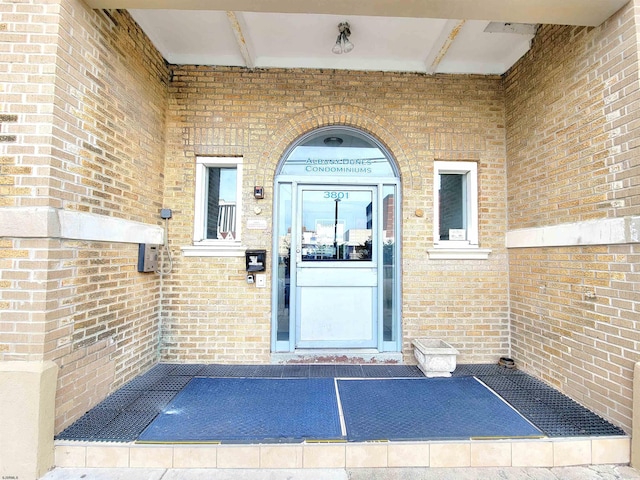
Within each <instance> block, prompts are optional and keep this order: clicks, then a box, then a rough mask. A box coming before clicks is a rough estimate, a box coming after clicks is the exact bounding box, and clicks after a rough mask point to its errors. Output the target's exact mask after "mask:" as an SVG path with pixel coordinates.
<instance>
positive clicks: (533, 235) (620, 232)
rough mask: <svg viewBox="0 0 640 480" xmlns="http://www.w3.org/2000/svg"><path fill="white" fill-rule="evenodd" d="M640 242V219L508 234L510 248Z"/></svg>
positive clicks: (552, 227) (549, 227)
mask: <svg viewBox="0 0 640 480" xmlns="http://www.w3.org/2000/svg"><path fill="white" fill-rule="evenodd" d="M639 242H640V216H636V217H623V218H605V219H602V220H590V221H586V222H576V223H564V224H561V225H550V226H547V227H537V228H522V229H519V230H511V231H509V232H507V236H506V245H507V248H531V247H574V246H581V245H619V244H624V243H639Z"/></svg>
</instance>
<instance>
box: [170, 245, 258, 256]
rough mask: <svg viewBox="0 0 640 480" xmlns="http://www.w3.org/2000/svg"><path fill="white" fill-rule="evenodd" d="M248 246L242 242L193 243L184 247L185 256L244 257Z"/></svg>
mask: <svg viewBox="0 0 640 480" xmlns="http://www.w3.org/2000/svg"><path fill="white" fill-rule="evenodd" d="M246 250H247V247H245V246H244V245H242V244H240V243H235V244H225V245H193V246H185V247H182V254H183V255H184V256H185V257H244V252H245V251H246Z"/></svg>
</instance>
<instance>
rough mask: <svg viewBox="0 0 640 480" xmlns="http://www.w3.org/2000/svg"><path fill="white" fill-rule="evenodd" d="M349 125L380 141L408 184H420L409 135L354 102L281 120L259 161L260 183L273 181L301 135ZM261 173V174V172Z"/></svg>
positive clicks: (412, 186)
mask: <svg viewBox="0 0 640 480" xmlns="http://www.w3.org/2000/svg"><path fill="white" fill-rule="evenodd" d="M328 126H348V127H353V128H357V129H360V130H362V131H364V132H366V133H368V134H370V135H372V136H374V137H375V138H377V139H378V141H380V143H382V145H383V146H384V147H385V148H386V149H387V150H388V151H389V153H390V154H391V156H392V158H393V160H394V161H395V162H396V165H397V167H398V171H399V173H400V179H401V181H402V184H403V185H404V187H405V188H411V189H417V188H420V187H421V183H422V179H421V177H420V176H419V175H417V172H416V171H415V168H414V167H412V165H415V162H414V161H413V160H414V159H413V154H412V153H410V152H411V148H409V143H408V141H407V139H406V138H405V137H404V135H402V133H401V132H399V131H398V130H397V129H396V128H395V127H394V126H393V125H392V124H390V123H389V122H388V121H387V120H386V119H385V118H383V117H381V116H380V115H378V114H376V113H375V112H372V111H370V110H366V109H364V108H360V107H355V106H352V105H343V104H341V105H325V106H320V107H316V108H312V109H309V110H305V111H304V112H301V113H299V114H298V115H295V116H294V117H291V118H289V119H288V120H285V121H283V122H281V123H280V125H279V126H278V128H277V129H276V130H275V132H274V133H273V135H272V136H271V140H270V142H269V143H268V144H267V145H266V148H265V149H264V150H263V152H262V154H261V156H260V159H259V161H258V169H257V171H258V172H262V183H260V184H261V185H267V184H271V183H273V180H274V176H275V171H276V168H277V167H278V163H279V162H280V160H281V159H282V155H284V152H285V151H286V150H287V148H288V147H289V146H290V145H291V144H292V143H294V142H295V141H296V140H297V139H298V138H300V137H301V136H302V135H304V134H306V133H308V132H311V131H313V130H316V129H317V128H320V127H328ZM258 175H260V174H258Z"/></svg>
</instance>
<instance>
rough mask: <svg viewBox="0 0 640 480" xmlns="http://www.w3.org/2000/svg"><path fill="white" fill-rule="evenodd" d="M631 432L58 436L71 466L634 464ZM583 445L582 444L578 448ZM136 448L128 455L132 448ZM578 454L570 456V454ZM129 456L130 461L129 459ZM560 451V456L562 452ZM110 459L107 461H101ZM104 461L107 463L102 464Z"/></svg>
mask: <svg viewBox="0 0 640 480" xmlns="http://www.w3.org/2000/svg"><path fill="white" fill-rule="evenodd" d="M630 445H631V439H630V438H629V437H615V438H614V437H586V438H583V437H575V438H560V439H549V438H541V439H532V440H529V439H513V440H510V439H504V440H467V441H462V440H461V441H425V442H384V443H371V442H354V443H348V444H347V443H302V444H273V445H271V444H269V445H265V444H262V445H259V444H255V445H157V446H151V445H136V444H133V443H131V444H124V445H121V446H118V447H114V446H113V445H105V444H101V443H91V442H84V443H81V444H79V445H78V444H77V442H56V447H55V448H56V452H55V453H56V455H55V459H56V461H55V466H57V467H65V468H86V467H91V468H98V467H103V468H107V467H110V466H111V467H113V466H118V467H126V466H128V467H129V468H131V467H147V468H150V467H154V468H218V469H227V468H267V469H269V468H285V469H287V468H305V469H314V468H386V467H394V468H404V467H418V466H420V467H462V468H464V467H488V466H494V467H497V466H500V467H552V466H554V464H555V466H559V465H570V464H572V465H579V464H591V465H604V464H622V465H624V464H628V463H629V462H630ZM574 447H578V449H577V451H575V452H573V451H572V449H573V448H574ZM124 450H128V452H129V453H128V455H127V454H126V453H125V452H124ZM567 454H570V457H571V458H569V457H565V455H567ZM127 457H128V458H129V462H128V465H124V463H125V462H126V459H127ZM554 457H555V458H554ZM100 459H102V460H100ZM100 461H104V462H105V463H104V464H100V463H99V462H100Z"/></svg>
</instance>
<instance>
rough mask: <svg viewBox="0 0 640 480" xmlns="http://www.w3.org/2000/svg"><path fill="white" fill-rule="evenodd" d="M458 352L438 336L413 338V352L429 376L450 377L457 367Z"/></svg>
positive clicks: (421, 367) (423, 371)
mask: <svg viewBox="0 0 640 480" xmlns="http://www.w3.org/2000/svg"><path fill="white" fill-rule="evenodd" d="M458 353H460V352H458V351H457V350H456V349H455V348H453V347H452V346H451V345H449V344H448V343H447V342H444V341H442V340H439V339H437V338H416V339H414V340H413V354H414V355H415V357H416V360H417V361H418V368H420V370H422V373H424V374H425V376H427V377H450V376H451V372H453V371H454V370H455V369H456V355H458Z"/></svg>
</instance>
